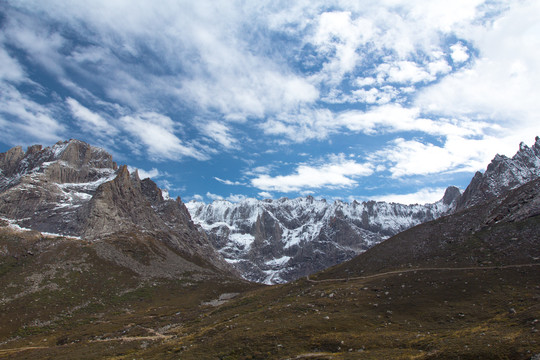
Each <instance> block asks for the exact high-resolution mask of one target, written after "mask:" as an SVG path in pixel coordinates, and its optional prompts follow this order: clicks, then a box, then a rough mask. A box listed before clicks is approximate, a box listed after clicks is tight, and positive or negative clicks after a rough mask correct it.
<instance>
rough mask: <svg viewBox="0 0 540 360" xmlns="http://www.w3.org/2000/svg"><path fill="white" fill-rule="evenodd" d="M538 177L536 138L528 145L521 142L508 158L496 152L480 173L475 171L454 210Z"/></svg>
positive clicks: (538, 140) (538, 143)
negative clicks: (531, 144) (513, 153)
mask: <svg viewBox="0 0 540 360" xmlns="http://www.w3.org/2000/svg"><path fill="white" fill-rule="evenodd" d="M538 177H540V138H539V137H538V136H537V137H536V138H535V143H534V144H533V146H532V147H528V146H527V145H525V144H524V143H521V144H520V145H519V150H518V152H517V153H516V154H515V155H514V156H513V157H512V158H509V157H507V156H504V155H499V154H497V155H496V156H495V157H494V158H493V160H492V161H491V163H490V164H489V165H488V166H487V168H486V171H485V172H484V173H481V172H477V173H476V174H475V175H474V177H473V179H472V180H471V182H470V184H469V186H467V188H466V189H465V191H464V192H463V195H462V196H461V198H460V199H459V200H458V201H457V207H456V208H457V210H461V209H464V208H467V207H470V206H474V205H478V204H481V203H483V202H486V201H488V200H490V199H492V198H495V197H497V196H500V195H501V194H503V193H504V192H507V191H509V190H512V189H515V188H517V187H519V186H521V185H523V184H525V183H527V182H529V181H532V180H534V179H537V178H538Z"/></svg>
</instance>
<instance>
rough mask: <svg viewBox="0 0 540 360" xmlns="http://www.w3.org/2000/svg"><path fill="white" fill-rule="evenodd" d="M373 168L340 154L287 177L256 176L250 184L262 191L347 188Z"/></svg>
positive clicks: (370, 172)
mask: <svg viewBox="0 0 540 360" xmlns="http://www.w3.org/2000/svg"><path fill="white" fill-rule="evenodd" d="M372 173H373V166H372V165H371V164H369V163H364V164H361V163H358V162H356V161H354V160H350V159H346V157H345V156H344V155H343V154H341V155H334V156H331V157H330V158H329V161H328V162H327V163H324V164H321V165H318V166H309V165H305V164H302V165H299V166H298V167H297V168H296V170H295V171H294V173H292V174H290V175H277V176H270V175H267V174H262V175H259V176H257V177H255V178H253V179H251V185H252V186H254V187H256V188H258V189H261V190H265V191H279V192H293V191H302V190H306V189H320V188H333V189H336V188H347V187H351V186H354V185H356V184H357V182H356V180H355V179H356V178H359V177H363V176H369V175H371V174H372Z"/></svg>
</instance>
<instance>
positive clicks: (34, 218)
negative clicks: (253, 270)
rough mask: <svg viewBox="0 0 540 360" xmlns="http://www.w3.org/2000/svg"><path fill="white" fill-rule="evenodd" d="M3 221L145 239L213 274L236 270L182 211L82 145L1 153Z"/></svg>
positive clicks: (88, 234) (108, 158) (176, 202)
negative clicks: (153, 240)
mask: <svg viewBox="0 0 540 360" xmlns="http://www.w3.org/2000/svg"><path fill="white" fill-rule="evenodd" d="M0 171H1V172H0V216H2V217H5V218H7V219H10V220H11V221H13V222H16V223H17V224H18V225H19V226H21V227H24V228H29V229H32V230H37V231H41V232H47V233H54V234H60V235H69V236H76V237H81V238H83V239H87V240H97V239H103V238H105V237H111V236H113V237H114V236H118V235H119V234H127V233H133V234H145V236H151V237H153V238H156V239H158V240H159V241H161V242H162V243H164V244H167V246H170V247H171V248H173V249H174V250H175V251H177V252H179V253H180V254H183V256H185V257H186V258H189V259H190V260H192V261H195V262H197V263H201V264H204V266H206V267H209V268H215V269H221V270H226V271H230V270H231V268H230V266H229V265H228V264H227V263H226V262H225V261H224V260H223V258H222V257H221V255H219V254H218V253H217V252H216V251H215V249H214V248H213V247H212V245H211V244H210V242H209V240H208V238H207V236H206V234H204V233H201V232H199V231H198V230H197V228H196V227H195V225H194V224H193V222H192V221H191V218H190V216H189V213H188V212H187V210H186V208H185V206H184V204H183V203H182V201H181V200H180V199H179V198H178V199H176V200H171V199H164V198H163V195H162V192H161V190H160V189H159V188H158V187H157V185H156V184H155V183H154V182H153V181H152V180H150V179H144V180H141V179H140V178H139V175H138V173H137V172H135V173H133V174H130V173H129V171H128V169H127V167H126V166H125V165H124V166H121V167H118V166H117V165H116V163H114V162H113V161H112V157H111V155H110V154H108V153H107V152H106V151H104V150H103V149H100V148H97V147H93V146H90V145H88V144H86V143H84V142H82V141H78V140H70V141H66V142H59V143H57V144H55V145H54V146H52V147H47V148H42V147H41V146H39V145H36V146H31V147H29V148H28V150H27V151H26V152H24V151H23V150H22V148H21V147H15V148H13V149H10V150H9V151H7V152H6V153H3V154H0Z"/></svg>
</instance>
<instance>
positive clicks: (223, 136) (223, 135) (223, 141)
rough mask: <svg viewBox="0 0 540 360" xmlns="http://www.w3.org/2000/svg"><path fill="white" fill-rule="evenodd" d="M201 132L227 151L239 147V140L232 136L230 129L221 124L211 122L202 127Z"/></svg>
mask: <svg viewBox="0 0 540 360" xmlns="http://www.w3.org/2000/svg"><path fill="white" fill-rule="evenodd" d="M201 131H202V133H203V134H204V135H206V136H208V137H209V138H211V139H212V140H214V141H215V142H217V143H218V144H220V145H221V146H223V147H224V148H225V149H235V148H237V147H238V140H237V139H235V138H234V137H233V136H232V135H231V130H230V128H229V127H228V126H227V125H225V124H223V123H221V122H217V121H210V122H208V123H206V124H204V125H202V127H201Z"/></svg>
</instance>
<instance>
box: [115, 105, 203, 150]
mask: <svg viewBox="0 0 540 360" xmlns="http://www.w3.org/2000/svg"><path fill="white" fill-rule="evenodd" d="M120 123H121V124H122V125H123V128H124V130H125V131H127V132H128V133H131V134H132V135H133V136H135V137H136V138H138V140H139V141H141V142H142V143H143V144H144V145H145V146H146V147H147V149H148V152H149V154H150V155H151V156H153V157H154V158H155V159H156V160H160V159H168V160H178V159H180V158H182V157H192V158H195V159H199V160H204V159H207V158H208V156H207V155H206V154H204V153H202V152H200V151H199V150H198V149H196V148H194V147H193V146H190V145H189V144H184V143H183V141H182V140H180V139H179V138H178V137H177V136H176V135H175V127H176V125H175V123H174V122H173V121H172V120H171V118H169V117H168V116H165V115H161V114H158V113H154V112H148V113H142V114H135V115H130V116H124V117H122V118H120Z"/></svg>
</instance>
